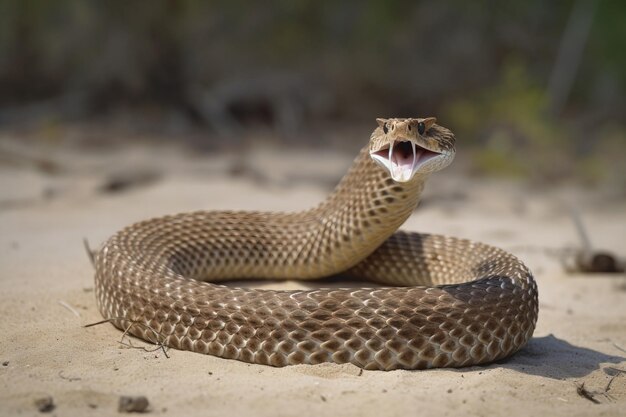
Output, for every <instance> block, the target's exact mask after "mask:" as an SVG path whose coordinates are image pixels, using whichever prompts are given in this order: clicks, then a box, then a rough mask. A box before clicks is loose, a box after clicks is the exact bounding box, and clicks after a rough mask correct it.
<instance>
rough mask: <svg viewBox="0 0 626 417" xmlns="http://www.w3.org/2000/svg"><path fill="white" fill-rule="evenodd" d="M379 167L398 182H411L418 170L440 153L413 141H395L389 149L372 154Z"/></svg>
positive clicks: (384, 148)
mask: <svg viewBox="0 0 626 417" xmlns="http://www.w3.org/2000/svg"><path fill="white" fill-rule="evenodd" d="M370 156H371V157H372V159H373V160H374V161H376V162H377V163H378V164H379V165H381V166H382V167H383V168H385V169H386V170H387V171H389V174H390V175H391V178H393V179H394V181H397V182H407V181H410V180H411V179H412V178H413V176H414V175H415V174H416V173H417V172H418V170H419V169H420V168H421V167H422V166H423V165H424V164H426V163H427V162H428V161H430V160H431V159H433V158H436V157H439V156H441V153H440V152H435V151H431V150H430V149H426V148H424V147H423V146H420V145H419V144H417V143H415V142H414V141H411V140H394V141H392V142H390V144H389V146H388V147H383V148H382V149H379V150H377V151H373V152H370Z"/></svg>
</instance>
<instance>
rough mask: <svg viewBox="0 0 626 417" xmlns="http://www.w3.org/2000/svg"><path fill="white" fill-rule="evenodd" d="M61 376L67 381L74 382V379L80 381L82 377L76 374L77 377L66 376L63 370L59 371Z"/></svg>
mask: <svg viewBox="0 0 626 417" xmlns="http://www.w3.org/2000/svg"><path fill="white" fill-rule="evenodd" d="M59 378H61V379H64V380H66V381H70V382H72V381H80V380H81V379H82V378H80V377H77V376H75V377H72V376H65V375H63V370H60V371H59Z"/></svg>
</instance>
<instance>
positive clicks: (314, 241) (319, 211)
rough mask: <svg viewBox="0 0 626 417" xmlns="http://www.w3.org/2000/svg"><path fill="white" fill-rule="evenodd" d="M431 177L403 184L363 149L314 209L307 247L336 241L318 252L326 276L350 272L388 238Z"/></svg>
mask: <svg viewBox="0 0 626 417" xmlns="http://www.w3.org/2000/svg"><path fill="white" fill-rule="evenodd" d="M427 177H428V176H427V175H416V176H415V177H414V178H413V179H412V180H411V181H409V182H404V183H398V182H396V181H394V180H393V179H392V178H391V176H390V175H389V173H388V172H387V171H385V170H384V169H383V168H381V167H380V166H379V165H377V164H376V163H375V162H374V161H373V160H372V158H371V157H370V155H369V150H368V148H367V147H366V148H363V149H362V150H361V152H360V153H359V155H358V156H357V158H356V159H355V161H354V163H353V165H352V167H351V168H350V170H349V171H348V173H347V174H346V175H345V176H344V178H343V179H342V180H341V182H340V183H339V184H338V185H337V187H336V188H335V190H334V191H333V193H331V195H330V196H329V197H328V198H327V199H326V200H325V201H324V202H322V203H321V204H320V205H319V206H318V207H316V208H315V209H313V210H312V211H311V212H310V214H312V216H313V218H314V219H315V221H314V226H313V227H312V230H310V231H309V233H308V234H307V236H306V238H305V242H304V243H303V244H304V246H305V247H306V246H307V245H312V246H315V247H319V246H320V242H323V241H324V242H332V243H331V244H327V246H325V247H324V246H323V245H324V244H321V247H320V250H319V251H320V252H322V253H318V255H321V256H320V257H319V258H317V259H318V260H321V263H322V264H324V266H325V267H326V268H324V274H325V275H331V274H335V273H339V272H342V271H345V270H346V269H348V268H350V267H352V266H354V265H355V264H356V263H358V262H359V261H360V260H362V259H363V258H364V257H365V256H367V255H369V254H371V253H372V252H373V251H374V250H375V249H376V248H378V247H379V246H380V245H381V244H382V243H383V242H384V241H385V240H387V238H389V236H391V235H392V234H393V233H394V232H395V231H396V230H397V229H398V227H400V225H402V224H403V223H404V222H405V220H406V219H407V218H408V217H409V216H410V215H411V213H412V212H413V211H414V210H415V208H416V207H417V204H418V203H419V199H420V196H421V193H422V190H423V189H424V183H425V181H426V179H427ZM318 266H319V264H318ZM317 271H318V274H316V275H319V269H317Z"/></svg>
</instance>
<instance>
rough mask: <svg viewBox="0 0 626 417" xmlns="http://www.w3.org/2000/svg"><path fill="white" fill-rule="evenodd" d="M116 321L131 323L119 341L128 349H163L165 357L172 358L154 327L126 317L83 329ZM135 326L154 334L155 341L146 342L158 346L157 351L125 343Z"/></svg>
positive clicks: (104, 321) (113, 318)
mask: <svg viewBox="0 0 626 417" xmlns="http://www.w3.org/2000/svg"><path fill="white" fill-rule="evenodd" d="M114 320H124V321H126V322H129V325H128V327H126V329H125V330H124V333H122V338H121V339H120V341H119V343H120V344H122V345H123V346H128V347H130V348H133V349H143V350H144V351H145V352H154V351H156V350H159V349H161V350H162V351H163V354H164V355H165V357H166V358H168V359H169V357H170V356H169V355H168V354H167V346H165V344H164V343H163V342H161V341H160V340H159V336H160V334H159V333H158V332H157V331H156V330H154V329H153V328H152V327H150V326H149V325H147V324H145V323H139V322H136V321H132V320H129V319H127V318H126V317H111V318H110V319H106V320H100V321H98V322H95V323H89V324H86V325H84V326H83V327H92V326H97V325H99V324H104V323H112V322H113V321H114ZM135 325H136V326H141V327H144V328H146V329H148V330H150V331H151V332H152V334H153V335H154V339H155V340H154V341H152V340H146V341H147V342H149V343H153V344H155V345H157V347H156V348H155V349H152V350H150V349H148V348H146V347H141V346H134V345H133V344H132V342H128V343H127V342H124V338H125V337H127V336H128V332H129V331H130V329H131V328H132V327H133V326H135ZM129 341H130V339H129Z"/></svg>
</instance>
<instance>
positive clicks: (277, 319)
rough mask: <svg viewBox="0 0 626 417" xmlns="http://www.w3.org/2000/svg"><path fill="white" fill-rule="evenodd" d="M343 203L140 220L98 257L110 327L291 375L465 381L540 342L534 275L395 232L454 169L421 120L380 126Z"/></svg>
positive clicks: (450, 243)
mask: <svg viewBox="0 0 626 417" xmlns="http://www.w3.org/2000/svg"><path fill="white" fill-rule="evenodd" d="M377 122H378V126H377V128H376V129H375V130H374V132H373V134H372V136H371V139H370V142H369V144H368V145H367V146H366V147H365V148H364V149H363V150H362V151H361V152H360V154H359V155H358V157H357V158H356V160H355V162H354V164H353V165H352V167H351V169H350V170H349V172H348V173H347V174H346V176H345V177H344V178H343V179H342V181H341V182H340V183H339V185H338V186H337V188H336V189H335V191H334V192H333V193H332V194H331V195H330V196H329V197H328V198H327V199H326V200H325V201H324V202H322V203H321V204H320V205H319V206H317V207H316V208H313V209H310V210H307V211H303V212H298V213H264V212H235V211H200V212H193V213H186V214H178V215H173V216H165V217H160V218H156V219H152V220H146V221H142V222H139V223H136V224H134V225H131V226H129V227H127V228H125V229H123V230H122V231H120V232H118V233H117V234H115V235H114V236H112V237H111V238H110V239H109V240H108V241H107V242H106V243H105V244H104V245H103V246H102V248H101V249H100V250H99V251H98V253H97V254H96V262H95V264H96V276H95V282H96V285H95V292H96V299H97V303H98V306H99V309H100V311H101V313H102V315H103V316H104V317H105V319H109V320H110V321H111V322H112V323H113V324H114V325H115V326H116V327H118V328H120V329H123V330H125V331H127V332H128V333H130V334H133V335H135V336H138V337H140V338H142V339H145V340H148V341H151V342H155V343H160V344H163V345H166V346H171V347H173V348H177V349H185V350H191V351H195V352H200V353H206V354H211V355H215V356H220V357H222V358H230V359H238V360H241V361H245V362H251V363H258V364H265V365H273V366H284V365H289V364H317V363H321V362H336V363H346V362H350V363H353V364H355V365H357V366H359V367H362V368H365V369H381V370H390V369H397V368H403V369H423V368H431V367H462V366H468V365H475V364H481V363H487V362H491V361H494V360H497V359H500V358H504V357H506V356H508V355H510V354H512V353H514V352H515V351H517V350H518V349H519V348H520V347H522V346H523V345H524V344H525V343H526V342H527V341H528V340H529V338H530V337H531V336H532V333H533V331H534V328H535V323H536V320H537V313H538V301H537V286H536V283H535V281H534V279H533V276H532V274H531V273H530V271H529V270H528V268H526V266H524V264H522V263H521V262H520V261H519V260H518V259H517V258H516V257H514V256H513V255H511V254H509V253H507V252H505V251H503V250H501V249H498V248H495V247H492V246H489V245H485V244H482V243H476V242H472V241H469V240H464V239H457V238H452V237H444V236H439V235H428V234H418V233H411V232H401V231H396V229H397V228H398V227H399V226H400V225H401V224H402V223H403V222H404V221H405V220H406V219H407V218H408V217H409V216H410V215H411V213H412V212H413V210H414V209H415V207H416V206H417V203H418V200H419V197H420V194H421V192H422V189H423V187H424V182H425V181H426V179H427V178H428V176H429V175H430V174H431V173H432V172H434V171H437V170H439V169H442V168H444V167H445V166H447V165H448V164H449V163H450V162H451V161H452V159H453V157H454V154H455V138H454V135H453V134H452V133H451V132H450V131H449V130H448V129H446V128H444V127H442V126H439V125H437V124H436V123H435V119H434V118H426V119H377ZM338 273H342V274H343V275H347V276H350V277H357V278H360V279H364V280H369V281H372V282H376V283H378V284H382V285H383V286H382V287H374V288H344V289H317V290H310V291H271V290H262V289H250V288H234V287H229V286H225V285H219V284H216V283H209V282H206V281H212V282H216V281H221V280H229V279H247V278H254V279H263V278H268V279H269V278H273V279H315V278H320V277H328V276H332V275H334V274H338Z"/></svg>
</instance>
